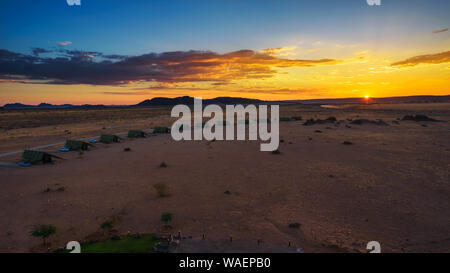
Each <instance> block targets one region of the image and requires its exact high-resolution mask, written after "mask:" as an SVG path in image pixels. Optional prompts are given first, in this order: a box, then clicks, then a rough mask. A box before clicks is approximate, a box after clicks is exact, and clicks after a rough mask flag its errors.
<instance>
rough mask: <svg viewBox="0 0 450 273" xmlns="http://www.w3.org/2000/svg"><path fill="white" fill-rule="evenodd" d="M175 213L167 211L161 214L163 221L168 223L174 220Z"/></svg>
mask: <svg viewBox="0 0 450 273" xmlns="http://www.w3.org/2000/svg"><path fill="white" fill-rule="evenodd" d="M172 217H173V213H170V212H166V213H163V214H161V221H163V222H164V223H165V224H166V225H167V224H168V223H169V222H170V221H172Z"/></svg>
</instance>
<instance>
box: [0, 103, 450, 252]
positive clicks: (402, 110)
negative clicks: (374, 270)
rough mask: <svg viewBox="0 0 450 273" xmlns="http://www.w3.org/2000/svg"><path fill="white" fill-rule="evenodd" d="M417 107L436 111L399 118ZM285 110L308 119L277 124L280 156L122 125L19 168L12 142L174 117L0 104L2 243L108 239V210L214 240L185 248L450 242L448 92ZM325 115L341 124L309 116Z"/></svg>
mask: <svg viewBox="0 0 450 273" xmlns="http://www.w3.org/2000/svg"><path fill="white" fill-rule="evenodd" d="M415 114H424V115H427V116H428V117H430V118H433V119H436V120H439V121H440V122H430V121H421V122H416V121H404V120H402V118H403V117H404V116H405V115H415ZM280 116H281V117H292V116H301V117H302V118H303V120H301V121H289V122H280V139H281V141H280V145H279V152H280V153H276V154H274V153H271V152H261V151H260V150H259V144H260V143H259V142H258V141H213V142H211V141H205V140H203V141H179V142H176V141H174V140H172V138H171V135H170V134H158V135H150V136H148V137H146V138H142V139H128V138H127V137H126V135H124V136H123V140H121V142H120V143H115V144H96V145H95V147H93V148H91V149H90V150H89V151H86V152H84V153H78V152H68V153H61V152H58V148H59V147H61V146H62V145H60V144H59V145H55V146H51V147H46V148H45V149H43V150H46V151H49V152H50V153H53V154H55V155H58V156H60V157H62V158H64V159H63V160H60V159H57V160H56V161H55V162H54V163H53V164H45V165H33V166H31V167H27V168H22V167H18V166H16V165H15V164H14V163H17V162H19V161H20V160H21V159H20V157H21V154H20V153H13V154H6V153H9V152H14V151H20V150H23V149H26V148H30V147H36V146H41V145H47V144H52V143H60V142H64V141H65V140H66V139H79V138H83V137H91V136H97V135H100V134H103V133H117V132H126V131H128V130H130V129H142V130H145V131H148V129H150V128H152V127H154V126H171V124H172V122H173V120H174V119H173V118H170V107H155V108H151V107H149V108H105V109H95V108H94V109H25V110H0V127H1V128H0V153H1V154H6V155H4V156H2V157H0V162H1V164H0V177H1V179H0V184H1V186H0V188H1V190H0V219H1V221H0V252H46V251H48V249H47V248H44V247H42V246H41V240H40V239H39V238H34V237H31V236H30V230H31V229H32V228H33V226H35V225H40V224H52V225H54V226H55V227H56V228H57V232H56V234H55V235H53V236H51V237H50V238H49V242H50V245H49V247H50V248H53V249H54V248H59V247H64V246H65V244H66V243H67V242H69V241H72V240H77V241H86V240H89V239H91V238H95V237H99V236H100V237H101V236H105V234H104V232H102V230H101V228H100V225H101V224H102V223H103V222H104V221H107V220H111V221H113V222H114V228H113V230H112V231H110V232H113V233H116V234H127V233H137V232H139V233H150V234H161V233H168V232H173V233H178V232H181V233H182V234H183V235H185V236H192V238H193V239H198V238H202V236H203V235H204V236H205V237H206V238H207V240H208V242H209V245H208V246H206V247H205V248H202V249H196V248H195V247H186V249H187V250H186V251H210V252H226V251H229V250H230V248H232V249H233V251H244V252H245V251H257V250H258V249H257V247H264V245H265V246H276V247H273V248H272V247H268V248H267V249H263V250H266V251H274V252H293V250H292V249H293V248H294V249H296V248H301V249H302V250H303V251H305V252H366V251H367V250H366V244H367V243H368V242H369V241H378V242H379V243H380V244H381V249H382V252H450V103H420V104H407V103H404V104H372V105H363V104H361V105H337V106H333V107H323V106H320V105H303V104H293V105H283V106H281V107H280ZM328 117H335V118H336V120H337V122H333V123H325V124H315V125H311V126H304V125H303V124H304V122H305V121H306V120H308V119H311V118H314V119H317V118H319V119H326V118H328ZM357 119H368V120H374V121H376V120H378V119H382V120H383V121H384V122H385V123H386V124H387V125H381V124H371V123H369V124H361V125H358V124H353V123H352V121H354V120H357ZM344 142H349V143H351V145H344V144H343V143H344ZM125 148H129V151H125ZM162 162H164V163H165V165H166V167H161V163H162ZM155 185H159V187H161V185H163V186H162V187H163V188H164V191H165V194H164V196H161V194H159V193H158V186H155ZM61 188H63V190H58V189H61ZM48 189H49V190H48ZM165 212H171V213H173V220H172V221H171V222H170V228H168V227H167V226H163V224H162V222H161V220H160V217H161V214H162V213H165ZM292 222H296V223H299V224H300V226H299V228H290V227H289V224H290V223H292ZM230 237H232V238H233V242H232V243H230V242H229V238H230ZM258 240H260V242H261V246H257V243H256V242H257V241H258ZM289 244H290V245H291V247H288V245H289ZM208 247H209V248H208ZM294 252H295V251H294Z"/></svg>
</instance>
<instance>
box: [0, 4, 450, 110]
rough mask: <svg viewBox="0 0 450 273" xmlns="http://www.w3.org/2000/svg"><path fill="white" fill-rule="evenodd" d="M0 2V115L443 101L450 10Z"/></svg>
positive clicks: (449, 62)
mask: <svg viewBox="0 0 450 273" xmlns="http://www.w3.org/2000/svg"><path fill="white" fill-rule="evenodd" d="M381 2H382V5H381V6H369V5H368V4H367V3H366V0H349V1H331V0H323V1H319V0H316V1H313V0H310V1H299V0H295V1H284V0H280V1H264V0H257V1H251V0H227V1H225V0H223V1H219V0H207V1H206V0H205V1H196V0H182V1H171V0H161V1H148V0H145V1H144V0H142V1H138V0H136V1H123V0H122V1H121V0H108V1H106V0H105V1H101V0H81V5H80V6H69V5H68V4H67V2H66V0H46V1H25V0H14V1H12V0H11V1H6V0H2V1H1V2H0V104H2V105H3V104H5V103H14V102H21V103H27V104H38V103H41V102H47V103H54V104H62V103H72V104H84V103H89V104H97V103H99V104H100V103H101V104H120V105H124V104H135V103H138V102H140V101H142V100H144V99H148V98H152V97H161V96H164V97H176V96H184V95H188V96H201V97H203V98H212V97H218V96H233V97H238V96H239V97H247V98H258V99H266V100H292V99H311V98H344V97H363V96H365V95H370V96H371V97H388V96H406V95H449V94H450V31H449V30H448V28H449V27H450V1H448V0H441V1H438V0H427V1H425V0H420V1H419V0H381Z"/></svg>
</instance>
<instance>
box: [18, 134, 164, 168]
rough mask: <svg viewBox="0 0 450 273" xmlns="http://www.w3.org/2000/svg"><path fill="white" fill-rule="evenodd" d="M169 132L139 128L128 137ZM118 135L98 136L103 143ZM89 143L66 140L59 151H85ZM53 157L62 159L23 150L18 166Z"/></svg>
mask: <svg viewBox="0 0 450 273" xmlns="http://www.w3.org/2000/svg"><path fill="white" fill-rule="evenodd" d="M164 133H170V129H169V128H167V127H155V128H153V129H151V130H150V131H149V132H148V133H145V132H144V131H141V130H130V131H128V138H141V137H146V136H147V135H148V134H164ZM120 139H122V138H120V137H118V136H117V135H114V134H103V135H101V136H100V139H99V142H101V143H104V144H111V143H116V142H119V141H120ZM90 142H91V143H88V142H85V141H81V140H66V143H65V144H64V147H63V148H62V149H61V151H86V150H88V149H89V147H92V146H94V145H93V144H92V143H96V142H97V141H96V140H91V141H90ZM53 158H58V159H62V158H61V157H58V156H56V155H53V154H50V153H48V152H44V151H35V150H25V151H23V153H22V162H20V163H19V165H20V166H29V165H30V164H39V163H41V164H46V163H51V162H52V161H53Z"/></svg>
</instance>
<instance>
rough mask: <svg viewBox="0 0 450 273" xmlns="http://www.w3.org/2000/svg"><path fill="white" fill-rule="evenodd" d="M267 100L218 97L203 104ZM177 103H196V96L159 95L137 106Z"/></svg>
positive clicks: (247, 102)
mask: <svg viewBox="0 0 450 273" xmlns="http://www.w3.org/2000/svg"><path fill="white" fill-rule="evenodd" d="M263 102H265V101H262V100H257V99H247V98H237V97H236V98H234V97H217V98H214V99H204V100H202V104H258V103H263ZM177 104H185V105H191V104H194V98H193V97H189V96H184V97H177V98H164V97H158V98H153V99H150V100H144V101H142V102H140V103H138V104H136V106H168V105H177Z"/></svg>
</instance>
